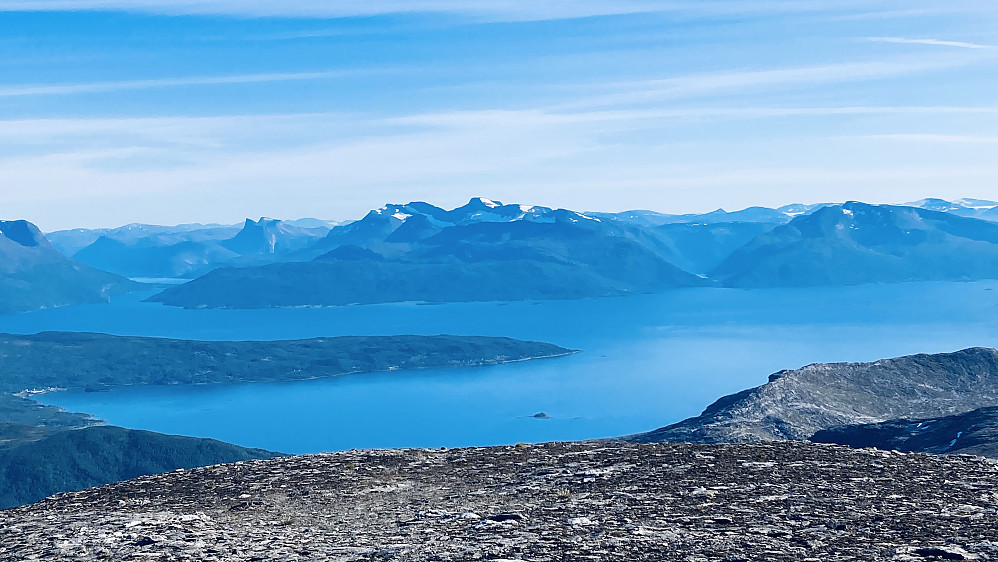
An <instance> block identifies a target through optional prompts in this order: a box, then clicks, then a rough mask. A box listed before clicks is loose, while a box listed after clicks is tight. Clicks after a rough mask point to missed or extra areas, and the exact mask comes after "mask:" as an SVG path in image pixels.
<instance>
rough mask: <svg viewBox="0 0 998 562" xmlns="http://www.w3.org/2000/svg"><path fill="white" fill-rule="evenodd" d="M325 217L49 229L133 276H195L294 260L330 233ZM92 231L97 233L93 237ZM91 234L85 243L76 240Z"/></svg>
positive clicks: (84, 257)
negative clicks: (220, 269) (296, 254)
mask: <svg viewBox="0 0 998 562" xmlns="http://www.w3.org/2000/svg"><path fill="white" fill-rule="evenodd" d="M329 229H330V226H329V224H327V223H326V222H325V221H318V220H314V219H313V220H308V219H306V220H302V221H281V220H275V219H268V218H261V219H260V220H258V221H254V220H252V219H246V222H245V223H244V224H243V226H242V227H241V228H240V227H238V226H227V225H207V226H206V225H179V226H176V227H163V226H154V225H140V224H133V225H128V226H124V227H121V228H116V229H101V230H91V231H87V230H69V231H61V232H55V233H52V235H51V236H52V237H53V238H54V239H55V240H57V241H58V243H59V244H60V245H61V247H62V248H63V249H64V251H66V252H67V253H71V252H73V250H74V249H75V253H72V255H73V257H74V258H76V259H78V260H80V261H82V262H83V263H86V264H88V265H91V266H93V267H97V268H100V269H104V270H106V271H111V272H114V273H117V274H119V275H123V276H126V277H131V278H193V277H197V276H199V275H203V274H205V273H207V272H209V271H211V270H212V269H215V268H218V267H223V266H226V265H236V264H239V265H257V264H261V263H269V262H272V261H277V260H283V259H293V258H291V257H290V256H291V255H292V254H293V253H294V252H296V251H298V250H302V249H304V248H307V247H309V246H311V245H312V244H313V243H314V242H315V241H316V240H318V239H320V238H322V237H323V236H325V235H326V233H327V232H329ZM94 236H96V238H94ZM91 239H93V241H92V242H89V243H87V244H86V245H85V246H83V247H79V245H80V244H82V243H84V242H87V241H88V240H91Z"/></svg>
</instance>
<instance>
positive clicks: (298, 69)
mask: <svg viewBox="0 0 998 562" xmlns="http://www.w3.org/2000/svg"><path fill="white" fill-rule="evenodd" d="M475 196H483V197H488V198H491V199H496V200H499V201H502V202H506V203H523V204H537V205H545V206H551V207H564V208H570V209H576V210H598V211H622V210H627V209H651V210H656V211H661V212H667V213H687V212H703V211H710V210H713V209H716V208H724V209H728V210H735V209H740V208H744V207H747V206H751V205H764V206H779V205H783V204H787V203H794V202H803V203H816V202H827V201H830V202H838V201H847V200H862V201H867V202H872V203H903V202H906V201H912V200H916V199H921V198H924V197H941V198H948V199H953V198H960V197H975V198H983V199H998V2H994V1H993V0H974V1H968V0H950V1H948V2H939V1H937V0H792V1H790V0H696V1H683V0H676V1H673V0H523V1H521V0H476V1H474V2H470V1H457V0H326V1H320V0H282V1H281V2H277V1H273V0H268V1H263V0H0V209H2V212H0V215H2V218H5V219H15V218H24V219H28V220H31V221H32V222H35V223H36V224H38V225H39V226H40V227H41V228H42V229H43V230H47V231H51V230H57V229H63V228H72V227H105V226H118V225H122V224H126V223H131V222H144V223H153V224H177V223H189V222H206V223H207V222H219V223H237V222H240V221H241V220H242V219H244V218H246V217H260V216H268V217H276V218H289V219H290V218H300V217H317V218H323V219H334V220H346V219H356V218H360V217H361V216H363V215H364V214H365V213H366V212H367V210H369V209H372V208H378V207H381V206H382V205H384V204H386V203H405V202H408V201H417V200H419V201H427V202H430V203H433V204H436V205H439V206H442V207H448V208H450V207H456V206H458V205H461V204H463V203H464V202H466V201H467V200H468V199H469V198H471V197H475Z"/></svg>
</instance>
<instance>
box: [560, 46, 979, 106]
mask: <svg viewBox="0 0 998 562" xmlns="http://www.w3.org/2000/svg"><path fill="white" fill-rule="evenodd" d="M992 60H993V58H992V57H983V58H981V57H979V56H967V57H963V56H959V57H945V58H931V59H930V58H924V57H921V58H918V59H898V60H888V61H864V62H843V63H830V64H820V65H813V66H801V67H794V68H778V69H760V70H744V71H742V70H737V71H723V72H711V73H699V74H689V75H685V76H676V77H672V78H664V79H656V80H645V81H639V82H629V83H619V84H610V85H606V84H604V85H602V86H603V87H605V88H608V89H611V90H613V89H616V90H618V91H617V92H611V93H608V94H602V95H596V96H590V97H586V98H580V99H578V100H575V101H572V102H568V103H565V104H562V105H560V106H557V107H559V108H581V107H608V106H617V105H633V104H642V103H656V102H661V101H663V100H674V99H682V98H690V97H695V96H701V95H707V94H723V93H725V92H737V93H739V94H744V93H745V92H747V91H751V90H761V89H773V88H787V87H799V86H807V85H815V84H830V83H841V82H854V81H865V80H871V81H879V80H885V79H889V78H895V77H899V76H906V75H913V74H919V73H926V72H932V71H936V70H943V69H948V68H956V67H960V66H966V65H971V64H975V63H981V62H990V61H992ZM590 89H592V87H591V86H590Z"/></svg>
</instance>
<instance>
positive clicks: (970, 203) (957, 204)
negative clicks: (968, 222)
mask: <svg viewBox="0 0 998 562" xmlns="http://www.w3.org/2000/svg"><path fill="white" fill-rule="evenodd" d="M905 206H906V207H918V208H920V209H925V210H928V211H939V212H942V213H952V214H954V215H960V216H961V217H970V218H976V219H984V220H990V221H998V202H996V201H988V200H986V199H971V198H963V199H957V200H955V201H946V200H945V199H935V198H928V199H920V200H918V201H913V202H911V203H905Z"/></svg>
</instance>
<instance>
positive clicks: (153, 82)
mask: <svg viewBox="0 0 998 562" xmlns="http://www.w3.org/2000/svg"><path fill="white" fill-rule="evenodd" d="M355 73H356V71H324V72H277V73H270V74H237V75H231V76H191V77H185V78H154V79H150V80H118V81H108V82H91V83H89V84H24V85H14V86H5V87H0V97H19V96H51V95H72V94H90V93H104V92H118V91H126V90H147V89H153V88H175V87H182V86H214V85H224V84H253V83H264V82H287V81H293V80H323V79H329V78H340V77H343V76H347V75H351V74H355Z"/></svg>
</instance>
